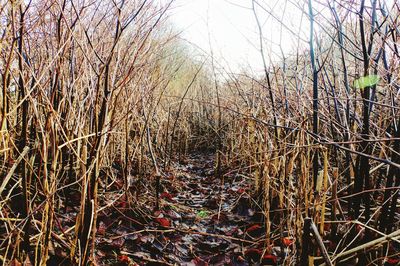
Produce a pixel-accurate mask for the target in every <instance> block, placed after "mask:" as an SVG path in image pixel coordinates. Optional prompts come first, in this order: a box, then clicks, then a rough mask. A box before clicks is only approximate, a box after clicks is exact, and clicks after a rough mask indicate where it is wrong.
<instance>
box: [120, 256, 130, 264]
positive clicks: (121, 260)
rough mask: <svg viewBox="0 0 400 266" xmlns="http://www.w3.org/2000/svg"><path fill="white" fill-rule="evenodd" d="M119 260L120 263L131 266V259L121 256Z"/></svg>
mask: <svg viewBox="0 0 400 266" xmlns="http://www.w3.org/2000/svg"><path fill="white" fill-rule="evenodd" d="M118 260H119V262H121V263H126V264H129V262H130V261H131V259H130V258H129V257H128V256H126V255H119V256H118Z"/></svg>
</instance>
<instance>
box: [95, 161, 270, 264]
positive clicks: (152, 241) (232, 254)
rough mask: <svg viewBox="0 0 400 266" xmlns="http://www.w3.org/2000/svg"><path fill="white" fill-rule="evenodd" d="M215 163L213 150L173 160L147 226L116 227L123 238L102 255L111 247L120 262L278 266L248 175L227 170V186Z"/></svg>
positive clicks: (101, 247) (103, 252) (113, 241)
mask: <svg viewBox="0 0 400 266" xmlns="http://www.w3.org/2000/svg"><path fill="white" fill-rule="evenodd" d="M214 165H215V164H214V156H213V155H212V154H193V155H190V156H189V157H188V159H186V161H185V162H184V163H179V164H174V165H173V167H172V170H171V171H170V172H169V174H168V176H167V177H166V178H164V180H163V182H162V193H161V195H160V200H161V202H160V210H159V211H156V212H154V213H153V215H152V217H151V220H150V221H148V222H147V223H146V224H144V227H141V228H132V227H131V228H126V227H125V228H123V229H121V228H119V229H115V230H116V231H115V233H114V234H113V235H114V236H115V235H119V236H117V237H111V238H110V240H108V241H109V243H108V244H109V245H99V252H100V256H102V255H103V256H105V257H106V254H107V253H109V251H110V248H112V249H115V253H116V256H118V264H119V265H275V264H276V260H277V257H276V256H273V255H266V253H265V252H264V251H265V250H266V249H265V246H264V239H265V238H264V236H265V228H264V227H263V224H262V222H261V221H262V219H261V213H260V212H258V211H257V210H256V209H254V204H251V198H250V196H249V194H251V193H250V188H249V185H248V181H249V180H248V178H246V177H245V176H243V175H240V174H227V175H225V178H224V183H223V184H222V182H221V180H220V179H217V178H215V177H214ZM251 206H253V208H252V207H251ZM107 231H108V230H107ZM104 239H107V237H106V236H105V237H104ZM103 244H104V243H103ZM116 247H117V248H116ZM117 254H118V255H117ZM98 255H99V253H98ZM107 257H109V256H107ZM101 261H106V260H103V259H102V260H101ZM114 262H115V260H114ZM260 262H261V263H260Z"/></svg>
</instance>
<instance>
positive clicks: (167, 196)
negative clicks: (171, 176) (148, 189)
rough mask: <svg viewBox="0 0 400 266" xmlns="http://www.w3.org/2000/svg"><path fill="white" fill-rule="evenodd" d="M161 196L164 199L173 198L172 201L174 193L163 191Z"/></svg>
mask: <svg viewBox="0 0 400 266" xmlns="http://www.w3.org/2000/svg"><path fill="white" fill-rule="evenodd" d="M160 198H162V199H168V200H171V201H172V198H173V197H172V195H171V194H169V193H168V192H163V193H161V195H160Z"/></svg>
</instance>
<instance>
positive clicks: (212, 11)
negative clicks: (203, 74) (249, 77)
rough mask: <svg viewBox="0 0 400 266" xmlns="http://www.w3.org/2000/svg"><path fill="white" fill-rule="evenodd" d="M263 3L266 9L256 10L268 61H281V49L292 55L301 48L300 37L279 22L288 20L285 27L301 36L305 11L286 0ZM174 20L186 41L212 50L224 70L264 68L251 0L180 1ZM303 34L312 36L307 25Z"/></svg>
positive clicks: (255, 69) (305, 21)
mask: <svg viewBox="0 0 400 266" xmlns="http://www.w3.org/2000/svg"><path fill="white" fill-rule="evenodd" d="M259 2H260V3H261V4H262V5H263V7H260V6H257V5H256V11H257V15H258V17H259V20H260V23H261V24H262V30H263V37H264V45H265V47H264V49H265V50H266V51H265V55H266V56H267V58H266V60H267V62H268V61H269V60H270V59H271V58H272V60H278V58H279V57H280V56H281V50H280V47H281V48H282V52H283V53H284V54H288V53H289V52H290V51H292V50H293V49H294V47H295V46H296V45H297V38H295V37H294V34H293V33H291V32H289V31H288V29H285V28H282V27H281V24H280V23H279V22H278V21H277V19H282V20H283V21H285V25H287V26H288V27H289V28H290V29H291V30H294V31H295V32H296V33H297V32H298V31H299V28H300V22H301V19H302V18H301V17H302V15H301V14H302V12H301V11H300V9H299V8H297V7H295V6H294V5H293V4H290V3H289V2H288V1H286V0H268V1H262V0H261V1H259ZM295 2H297V1H295ZM300 2H302V1H300ZM285 3H287V5H286V7H285ZM266 10H267V11H269V12H270V13H271V14H272V15H271V14H268V12H266ZM170 17H171V19H172V21H173V23H174V24H175V27H176V28H177V29H179V30H182V35H181V36H182V38H184V39H185V40H187V41H188V42H190V43H192V44H193V45H195V46H199V47H200V48H201V49H203V50H205V51H207V52H208V53H210V50H211V49H212V51H213V53H214V56H215V57H216V58H217V59H218V61H219V62H220V63H222V64H223V65H224V67H227V66H229V68H230V69H231V70H232V71H235V72H236V71H240V70H241V69H242V68H245V67H248V66H250V67H251V69H253V70H254V71H255V72H259V71H260V70H261V69H262V68H263V63H262V58H261V56H260V51H259V49H260V43H259V35H258V28H257V23H256V19H255V16H254V13H253V11H252V1H251V0H176V1H175V3H174V7H173V8H172V10H171V11H170ZM303 23H305V24H307V25H306V28H307V26H308V23H309V22H308V21H307V19H306V18H305V17H304V18H303ZM302 31H303V34H308V33H305V32H304V26H303V29H302ZM209 40H211V48H210V42H209ZM268 57H271V58H268ZM224 60H225V62H223V61H224Z"/></svg>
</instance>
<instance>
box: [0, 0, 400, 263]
mask: <svg viewBox="0 0 400 266" xmlns="http://www.w3.org/2000/svg"><path fill="white" fill-rule="evenodd" d="M252 3H253V10H254V15H255V19H256V21H257V23H258V24H259V26H260V27H259V35H260V36H259V37H260V56H261V57H262V58H263V59H264V66H265V71H264V73H263V75H262V76H263V77H262V78H259V77H254V76H252V75H247V74H232V73H228V72H227V71H224V70H221V71H220V70H219V68H218V65H217V62H215V61H214V58H213V57H212V55H211V57H210V56H206V57H202V58H200V60H194V59H193V58H192V57H193V56H192V52H193V51H192V50H190V49H187V47H186V46H185V45H184V44H182V43H181V42H180V41H179V38H178V37H177V34H175V32H174V31H172V30H169V29H168V23H166V16H167V10H168V8H169V7H170V4H171V2H170V3H166V4H165V5H163V6H158V5H156V4H154V3H152V1H146V0H135V1H92V2H86V1H67V0H63V1H30V2H27V1H1V5H0V19H1V39H0V52H1V55H0V65H1V85H0V86H1V93H0V98H1V105H0V107H1V108H0V111H1V116H0V123H1V131H0V136H1V138H0V141H1V142H0V156H1V166H0V172H1V177H2V178H1V181H0V182H1V183H0V196H1V198H0V199H1V200H0V209H1V217H0V222H1V225H0V236H1V239H0V241H1V242H0V255H1V257H0V258H1V259H2V260H3V261H5V262H10V261H12V259H14V258H18V260H20V261H25V260H27V258H28V255H29V256H30V260H34V263H36V264H45V263H46V261H47V260H48V258H49V252H50V253H51V252H54V247H53V246H52V245H54V243H56V245H57V246H58V247H61V249H63V250H65V251H66V252H67V253H68V254H69V255H68V256H69V257H70V258H71V261H72V262H73V263H80V264H86V263H87V262H90V261H91V262H94V251H95V248H96V242H95V239H96V228H97V223H96V217H97V214H98V213H99V212H100V211H106V210H108V209H109V208H111V207H112V206H113V204H115V203H116V202H117V201H119V200H121V199H123V200H124V201H125V202H127V204H128V208H129V209H130V210H132V215H134V214H136V215H139V216H140V215H143V216H145V215H146V214H145V213H144V212H145V211H146V210H145V209H143V208H141V205H140V203H139V201H140V200H139V199H142V200H143V199H144V200H145V201H146V204H149V205H150V206H154V207H155V208H158V204H159V203H158V192H159V184H160V179H162V178H163V173H164V171H166V170H167V169H168V168H169V167H170V166H171V163H172V162H173V161H174V160H176V159H178V160H179V159H182V158H184V156H185V154H187V153H188V152H189V151H190V150H196V149H207V148H208V149H210V150H212V151H214V152H215V153H216V154H217V160H216V166H215V168H216V172H215V173H216V178H221V179H222V180H223V178H224V175H225V173H227V172H229V173H232V171H237V172H240V173H242V174H247V175H248V176H250V177H251V178H252V180H254V188H255V194H254V195H253V196H254V203H255V204H258V205H259V206H261V207H262V209H263V214H264V223H265V230H266V241H265V243H266V244H265V249H266V252H271V249H272V247H273V245H277V240H278V239H280V238H281V237H282V236H283V235H288V236H290V237H292V238H293V239H294V240H295V241H294V244H293V246H291V248H290V249H289V251H290V252H289V253H288V255H287V261H286V263H287V264H292V265H294V264H296V263H300V260H301V259H303V261H302V262H304V259H306V260H308V255H310V256H312V257H315V259H316V260H318V261H321V262H322V261H324V263H328V264H329V263H331V262H338V261H340V260H343V259H349V258H352V257H355V256H357V255H358V256H357V257H358V258H357V259H358V261H359V263H361V264H360V265H366V264H367V263H372V262H378V261H380V262H382V261H383V259H384V258H390V257H391V256H394V255H396V249H395V248H394V247H393V243H398V241H399V239H400V232H399V230H398V228H399V216H398V215H399V214H398V197H399V189H400V154H399V150H400V147H399V146H400V130H399V126H400V115H399V107H398V101H399V80H398V79H399V76H400V73H399V69H400V68H399V59H400V55H399V51H398V42H399V19H398V17H399V15H400V12H399V5H398V3H397V1H394V4H393V5H392V6H387V4H386V2H385V1H378V0H372V1H365V0H361V1H354V2H350V3H349V2H348V1H321V2H318V3H317V2H315V1H311V0H310V1H305V2H301V3H292V2H290V1H288V3H289V4H292V5H294V6H297V8H299V9H300V10H302V11H303V16H304V20H308V22H309V28H310V34H309V36H308V37H307V38H304V36H303V35H302V34H301V32H302V30H301V29H299V30H298V32H296V31H293V30H291V33H292V34H293V35H294V36H296V37H297V38H298V39H299V46H298V47H297V52H296V53H295V54H294V55H291V56H285V57H283V58H282V61H281V62H279V63H276V64H268V63H267V61H268V60H267V59H268V54H267V51H266V50H265V49H264V46H263V44H264V45H265V42H264V41H265V40H264V36H263V31H262V26H261V24H260V21H261V19H262V17H263V16H269V15H271V14H269V13H271V12H272V11H271V10H270V9H269V7H268V5H267V4H266V1H256V0H254V1H252ZM316 6H317V7H316ZM319 8H323V10H324V11H323V12H320V11H321V10H320V9H319ZM272 15H273V14H272ZM274 18H275V19H279V17H276V16H274ZM280 23H282V25H285V21H280ZM315 28H318V29H319V30H318V31H316V30H314V29H315ZM296 34H297V35H296ZM219 71H220V72H219ZM217 72H219V73H217ZM372 74H375V75H378V76H379V77H380V80H379V82H378V83H377V84H369V85H368V86H366V87H365V88H362V89H360V88H357V86H354V81H355V80H357V79H358V78H359V77H367V76H369V75H372ZM110 191H112V192H114V193H113V194H109V193H108V192H110ZM153 192H154V193H153ZM76 195H79V197H80V199H78V200H77V199H76ZM154 196H156V197H154ZM77 202H78V203H79V204H80V207H79V212H78V213H76V214H75V215H74V219H75V220H73V221H70V222H69V223H68V224H60V219H59V218H60V217H63V215H64V214H65V213H66V212H68V211H70V210H71V208H70V207H71V206H68V205H69V204H76V203H77ZM306 217H310V218H312V220H313V222H312V223H313V224H315V225H316V226H317V228H318V234H319V235H320V236H321V237H322V239H323V240H324V241H325V242H324V243H322V244H324V246H327V248H326V249H327V252H328V253H329V256H328V257H329V258H328V259H327V258H325V259H323V258H322V257H321V252H322V253H323V251H320V252H317V250H318V246H319V249H321V250H322V248H321V246H320V245H319V244H321V243H318V242H315V246H313V245H310V246H304V245H302V243H301V239H302V237H303V238H306V239H308V237H309V236H308V231H307V230H305V228H304V223H305V218H306ZM65 228H67V229H65ZM314 234H316V233H315V232H314ZM328 243H329V244H328ZM325 251H326V250H325ZM360 253H362V254H361V255H359V254H360ZM300 254H303V255H304V254H305V255H304V256H303V257H301V256H300Z"/></svg>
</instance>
